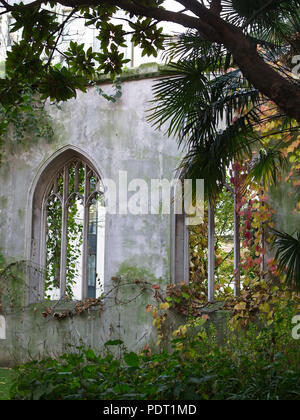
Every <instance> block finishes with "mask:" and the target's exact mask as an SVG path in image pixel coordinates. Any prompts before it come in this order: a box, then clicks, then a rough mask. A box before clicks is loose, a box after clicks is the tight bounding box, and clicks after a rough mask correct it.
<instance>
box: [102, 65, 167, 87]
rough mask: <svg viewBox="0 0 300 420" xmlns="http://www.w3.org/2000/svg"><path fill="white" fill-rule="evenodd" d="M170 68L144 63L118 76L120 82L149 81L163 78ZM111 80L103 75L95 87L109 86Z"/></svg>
mask: <svg viewBox="0 0 300 420" xmlns="http://www.w3.org/2000/svg"><path fill="white" fill-rule="evenodd" d="M169 69H170V66H168V65H165V64H158V63H155V62H154V63H145V64H141V65H140V66H139V67H132V68H128V69H126V70H125V71H124V72H123V73H122V74H121V75H120V76H119V78H120V80H121V81H122V82H125V81H131V80H142V79H151V78H154V77H160V76H163V72H164V71H166V70H169ZM110 83H112V80H111V78H110V77H109V75H108V74H103V75H102V76H100V78H99V79H98V81H97V85H102V84H110Z"/></svg>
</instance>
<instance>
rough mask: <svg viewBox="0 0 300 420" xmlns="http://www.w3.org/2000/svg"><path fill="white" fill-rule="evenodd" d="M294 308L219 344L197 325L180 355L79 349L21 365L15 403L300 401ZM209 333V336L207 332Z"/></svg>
mask: <svg viewBox="0 0 300 420" xmlns="http://www.w3.org/2000/svg"><path fill="white" fill-rule="evenodd" d="M293 314H294V309H293V306H292V305H288V306H285V308H284V309H282V310H280V309H279V310H278V311H277V312H276V314H275V318H274V323H273V324H272V325H270V326H266V327H262V326H260V327H258V326H257V325H256V324H251V325H250V326H249V328H248V329H247V330H243V331H239V333H238V334H236V333H234V332H232V334H231V335H230V337H228V341H227V342H226V343H225V344H224V345H223V346H219V345H217V343H216V337H215V333H214V331H213V329H211V330H210V329H209V328H208V329H206V330H205V329H204V326H202V327H201V324H203V322H200V323H199V322H198V327H199V325H200V329H199V328H198V332H197V333H196V334H194V335H193V336H191V335H189V334H187V331H188V328H189V326H184V327H181V329H178V330H177V333H175V334H174V337H175V338H174V340H173V347H174V351H173V352H171V353H168V352H166V351H164V352H162V353H160V354H153V355H151V352H150V350H149V348H148V347H147V348H146V349H145V351H143V352H142V353H141V354H139V355H137V354H135V353H133V352H127V351H126V349H125V347H124V346H123V344H122V342H121V341H119V340H117V341H111V342H108V343H106V347H107V349H109V348H110V346H116V345H119V346H120V347H121V350H122V352H123V353H122V354H123V356H122V357H121V358H120V359H118V358H116V357H114V356H113V355H112V354H111V353H110V351H109V350H108V351H107V354H106V355H96V354H95V353H94V351H93V350H91V349H84V348H77V349H76V351H74V352H73V353H71V354H65V355H63V356H62V357H60V358H58V359H56V360H55V359H50V358H49V359H46V360H42V361H40V362H37V361H35V362H31V363H28V364H26V365H23V366H19V367H18V368H17V369H16V370H17V379H16V380H15V381H14V384H13V387H12V389H11V398H12V399H22V400H31V399H35V400H38V399H42V400H47V399H48V400H49V399H50V400H57V399H61V400H78V399H79V400H81V399H87V400H92V399H93V400H187V399H189V400H203V399H205V400H237V399H239V400H249V399H251V400H277V399H291V400H293V399H295V400H298V399H300V363H299V362H300V347H299V342H298V341H297V340H294V339H293V338H292V334H291V330H292V323H291V319H292V317H293ZM206 331H208V332H206Z"/></svg>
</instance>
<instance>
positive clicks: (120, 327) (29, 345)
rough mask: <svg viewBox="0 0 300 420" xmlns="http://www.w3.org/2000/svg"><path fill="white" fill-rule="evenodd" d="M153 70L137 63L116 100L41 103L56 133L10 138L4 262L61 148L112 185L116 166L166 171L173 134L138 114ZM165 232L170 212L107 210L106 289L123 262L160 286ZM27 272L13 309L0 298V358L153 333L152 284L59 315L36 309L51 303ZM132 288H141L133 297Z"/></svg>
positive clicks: (20, 253) (156, 174)
mask: <svg viewBox="0 0 300 420" xmlns="http://www.w3.org/2000/svg"><path fill="white" fill-rule="evenodd" d="M157 71H158V67H157V66H156V67H155V68H154V67H153V66H150V68H149V69H148V71H147V67H145V66H143V67H142V68H141V69H139V70H138V71H137V72H136V75H134V72H132V71H131V72H130V74H128V78H127V79H126V77H125V78H124V77H123V81H122V97H121V98H120V99H119V100H118V101H117V102H116V103H112V102H109V101H107V100H106V99H104V98H103V97H102V96H101V95H99V93H97V91H96V89H94V88H90V89H89V90H88V92H87V93H85V94H84V93H78V97H77V98H76V99H74V100H70V101H68V102H67V103H62V104H60V106H59V107H57V106H55V105H48V112H49V114H50V115H51V117H52V119H53V128H54V133H55V136H54V139H53V140H52V141H50V142H49V141H47V140H46V139H34V135H33V136H32V138H30V139H28V140H29V141H27V142H24V143H20V144H17V143H15V144H10V145H9V149H7V150H6V152H5V153H4V154H3V162H2V165H1V167H0V179H1V184H0V211H1V212H0V251H1V252H2V253H3V254H4V257H5V258H6V261H7V262H13V261H29V260H30V256H31V252H32V249H31V246H32V240H31V232H32V223H33V218H32V202H33V195H34V191H35V186H36V185H37V182H38V180H39V177H40V175H41V174H42V173H43V171H44V169H45V168H46V167H47V165H49V164H50V165H51V162H52V161H53V159H54V158H55V157H56V156H59V154H60V153H62V152H64V151H67V150H75V151H76V152H77V153H80V154H82V155H83V156H85V157H86V158H87V159H89V160H90V162H91V163H92V164H93V165H94V167H95V168H96V169H97V171H98V172H99V174H100V176H101V177H102V178H109V179H112V180H115V181H116V183H117V184H118V178H119V171H127V174H128V182H130V180H131V179H133V178H141V179H144V180H146V181H149V180H150V179H153V178H154V179H156V178H157V179H162V178H167V179H172V178H174V175H175V170H176V168H177V165H178V163H179V161H180V155H181V153H180V151H179V150H178V148H177V144H176V141H175V140H174V139H170V138H167V137H165V136H164V135H163V132H162V131H155V130H154V129H153V128H152V127H151V125H150V124H149V123H148V122H147V121H146V110H147V109H149V107H150V104H149V100H150V99H151V97H152V91H151V88H152V84H153V79H154V78H155V77H156V76H157V75H158V74H157V73H156V72H157ZM101 88H103V90H104V91H105V92H107V93H108V94H110V93H111V92H112V91H113V87H112V86H111V84H109V83H108V81H107V80H103V86H101ZM171 241H172V238H171V217H170V216H169V215H140V216H134V215H123V216H120V215H108V216H107V220H106V244H105V279H104V284H105V290H106V292H108V291H109V290H110V289H113V288H114V286H113V282H112V278H113V277H114V276H115V275H116V273H118V272H120V271H121V272H122V270H125V271H126V267H133V268H134V267H135V268H136V269H137V270H138V269H139V268H144V269H145V270H146V271H147V272H149V273H150V274H149V276H150V280H149V279H148V280H149V281H150V282H151V281H153V282H156V283H160V284H161V285H162V286H166V285H167V284H168V283H169V282H170V281H171V278H170V276H171V274H170V273H171ZM122 267H123V268H122ZM124 267H125V268H124ZM121 274H122V273H121ZM26 276H27V277H28V272H27V274H26V272H25V274H24V275H23V279H24V282H23V284H21V285H20V287H21V288H22V287H23V286H24V290H22V293H21V294H22V296H23V297H22V299H23V300H22V302H21V303H20V307H19V309H15V310H14V309H13V308H10V306H9V304H8V303H7V305H8V306H7V307H4V306H5V305H4V306H3V307H2V316H4V318H5V324H6V326H5V331H6V338H5V339H2V338H1V337H0V364H8V363H15V362H21V361H22V362H23V361H26V360H29V359H32V358H35V357H42V356H46V355H56V354H59V353H61V352H62V351H63V350H65V349H66V346H67V345H68V344H75V345H77V344H78V343H80V342H81V341H82V342H84V343H86V344H89V345H92V346H93V347H94V348H96V349H99V348H101V346H102V345H103V343H104V342H105V341H107V340H109V339H114V338H121V339H122V340H123V341H124V342H125V344H126V345H127V346H128V347H130V348H133V349H138V348H142V347H143V346H144V345H145V344H146V343H148V342H150V341H153V340H155V332H154V331H153V329H152V318H151V314H148V313H146V312H145V306H146V305H147V304H149V303H152V296H153V293H152V291H151V287H150V290H148V291H145V292H144V293H142V294H141V293H140V288H139V287H137V286H136V287H135V286H128V285H124V286H121V287H119V288H118V291H117V293H118V296H117V298H116V295H115V291H114V292H113V293H110V295H109V296H108V297H107V299H106V302H105V305H104V310H103V312H102V313H101V316H99V314H98V312H97V310H91V311H90V314H88V313H85V314H82V315H80V316H76V317H73V318H68V319H64V320H61V321H58V320H53V319H52V318H50V317H46V318H44V317H43V316H42V312H43V311H44V310H45V307H47V306H49V305H50V306H51V304H49V302H47V303H37V304H35V303H33V304H31V305H28V298H27V295H28V290H27V289H26V287H27V285H28V283H27V282H28V278H26ZM1 281H2V283H3V280H1ZM1 286H2V287H4V288H5V287H6V285H4V284H2V285H1ZM135 295H139V296H138V297H137V298H136V299H135V300H132V298H134V296H135ZM131 300H132V302H131V304H129V303H128V304H127V303H126V302H127V301H131ZM124 302H125V303H124ZM3 322H4V321H3V320H2V324H3ZM2 330H3V328H2Z"/></svg>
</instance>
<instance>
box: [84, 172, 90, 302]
mask: <svg viewBox="0 0 300 420" xmlns="http://www.w3.org/2000/svg"><path fill="white" fill-rule="evenodd" d="M84 172H85V178H84V202H83V203H84V216H83V250H82V299H86V298H87V297H88V234H89V217H90V214H89V208H90V206H89V195H90V183H89V168H88V166H87V165H85V171H84Z"/></svg>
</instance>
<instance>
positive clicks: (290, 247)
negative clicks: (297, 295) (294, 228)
mask: <svg viewBox="0 0 300 420" xmlns="http://www.w3.org/2000/svg"><path fill="white" fill-rule="evenodd" d="M274 234H275V241H274V245H273V246H274V247H275V248H276V249H277V251H276V255H275V259H276V260H277V261H278V270H279V271H280V272H281V273H284V274H286V282H287V284H288V285H289V286H291V287H293V288H294V289H296V290H298V291H299V290H300V232H297V233H295V235H294V236H292V235H289V234H288V233H285V232H279V231H277V230H274Z"/></svg>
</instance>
